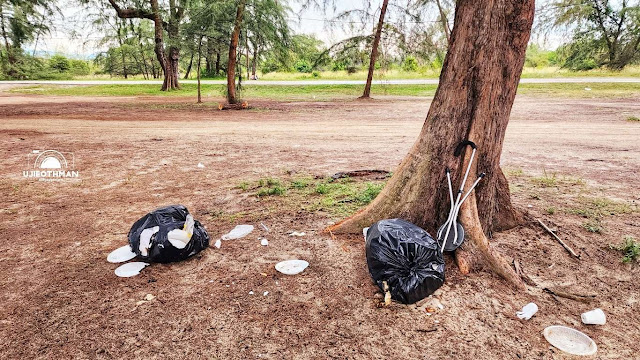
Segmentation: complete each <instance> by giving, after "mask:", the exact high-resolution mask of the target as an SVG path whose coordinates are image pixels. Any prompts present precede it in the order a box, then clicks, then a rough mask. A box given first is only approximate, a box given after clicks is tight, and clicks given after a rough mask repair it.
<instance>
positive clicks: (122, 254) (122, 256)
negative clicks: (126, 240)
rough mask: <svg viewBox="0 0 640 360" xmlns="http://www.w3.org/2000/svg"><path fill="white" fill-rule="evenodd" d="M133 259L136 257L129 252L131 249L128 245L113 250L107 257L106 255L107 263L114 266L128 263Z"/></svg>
mask: <svg viewBox="0 0 640 360" xmlns="http://www.w3.org/2000/svg"><path fill="white" fill-rule="evenodd" d="M134 257H136V253H134V252H133V251H131V247H130V246H129V245H125V246H123V247H119V248H117V249H115V250H113V251H112V252H111V253H110V254H109V255H107V261H108V262H110V263H114V264H115V263H121V262H125V261H129V260H131V259H133V258H134Z"/></svg>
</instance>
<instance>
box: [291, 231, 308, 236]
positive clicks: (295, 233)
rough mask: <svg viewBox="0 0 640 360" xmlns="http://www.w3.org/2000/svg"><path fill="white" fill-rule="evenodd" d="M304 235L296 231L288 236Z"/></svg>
mask: <svg viewBox="0 0 640 360" xmlns="http://www.w3.org/2000/svg"><path fill="white" fill-rule="evenodd" d="M305 235H306V234H305V233H304V232H298V231H294V232H292V233H290V234H289V236H305Z"/></svg>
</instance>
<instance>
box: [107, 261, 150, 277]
mask: <svg viewBox="0 0 640 360" xmlns="http://www.w3.org/2000/svg"><path fill="white" fill-rule="evenodd" d="M147 266H149V263H145V262H140V261H134V262H130V263H126V264H124V265H120V266H118V268H117V269H116V271H115V273H116V275H117V276H119V277H132V276H136V275H138V274H140V271H141V270H142V269H144V268H145V267H147Z"/></svg>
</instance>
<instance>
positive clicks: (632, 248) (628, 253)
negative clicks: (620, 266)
mask: <svg viewBox="0 0 640 360" xmlns="http://www.w3.org/2000/svg"><path fill="white" fill-rule="evenodd" d="M609 247H611V248H612V249H614V250H618V251H620V252H622V262H623V263H630V262H632V261H638V259H639V258H640V243H639V242H637V241H636V240H635V239H634V238H633V237H632V236H625V237H624V240H623V241H622V244H620V245H617V246H616V245H609Z"/></svg>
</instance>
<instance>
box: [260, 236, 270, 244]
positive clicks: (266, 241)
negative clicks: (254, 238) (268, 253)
mask: <svg viewBox="0 0 640 360" xmlns="http://www.w3.org/2000/svg"><path fill="white" fill-rule="evenodd" d="M260 245H262V246H267V245H269V240H267V239H265V238H262V239H260Z"/></svg>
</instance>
